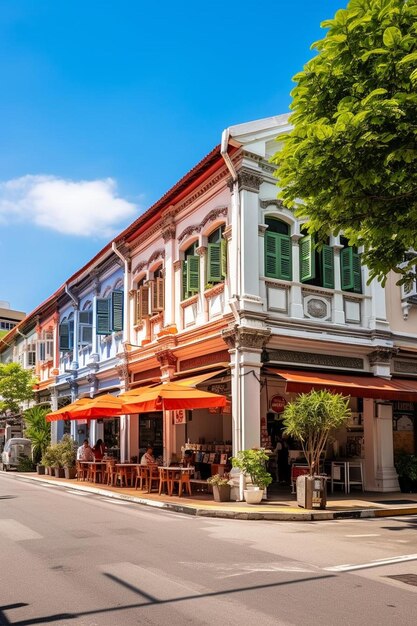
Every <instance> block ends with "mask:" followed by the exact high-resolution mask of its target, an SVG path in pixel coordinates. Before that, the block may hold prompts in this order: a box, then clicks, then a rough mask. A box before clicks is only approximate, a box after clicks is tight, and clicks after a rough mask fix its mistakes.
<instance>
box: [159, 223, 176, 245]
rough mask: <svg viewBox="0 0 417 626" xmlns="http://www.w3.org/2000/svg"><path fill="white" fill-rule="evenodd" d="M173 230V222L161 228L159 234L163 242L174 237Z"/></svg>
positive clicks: (174, 229)
mask: <svg viewBox="0 0 417 626" xmlns="http://www.w3.org/2000/svg"><path fill="white" fill-rule="evenodd" d="M175 231H176V228H175V224H170V225H169V226H167V227H166V228H163V230H162V232H161V234H162V239H163V240H164V243H168V241H170V240H171V239H175Z"/></svg>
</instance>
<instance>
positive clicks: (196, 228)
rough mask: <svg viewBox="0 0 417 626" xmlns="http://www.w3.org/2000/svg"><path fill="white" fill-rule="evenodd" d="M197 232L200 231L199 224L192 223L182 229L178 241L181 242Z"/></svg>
mask: <svg viewBox="0 0 417 626" xmlns="http://www.w3.org/2000/svg"><path fill="white" fill-rule="evenodd" d="M198 232H200V226H199V225H198V224H194V225H193V226H187V228H185V229H184V230H183V231H182V233H181V235H179V237H178V243H181V241H183V240H184V239H186V238H187V237H190V236H191V235H194V233H198Z"/></svg>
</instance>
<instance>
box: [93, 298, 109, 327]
mask: <svg viewBox="0 0 417 626" xmlns="http://www.w3.org/2000/svg"><path fill="white" fill-rule="evenodd" d="M96 310H97V315H96V327H97V335H110V332H111V331H110V300H109V299H108V298H97V303H96Z"/></svg>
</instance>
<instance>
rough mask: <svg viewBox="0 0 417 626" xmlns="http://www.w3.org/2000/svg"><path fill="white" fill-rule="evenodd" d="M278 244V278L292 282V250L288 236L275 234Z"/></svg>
mask: <svg viewBox="0 0 417 626" xmlns="http://www.w3.org/2000/svg"><path fill="white" fill-rule="evenodd" d="M276 236H277V243H278V276H277V278H280V279H281V280H292V249H291V239H290V237H289V235H281V234H280V233H276Z"/></svg>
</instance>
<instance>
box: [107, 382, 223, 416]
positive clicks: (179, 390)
mask: <svg viewBox="0 0 417 626" xmlns="http://www.w3.org/2000/svg"><path fill="white" fill-rule="evenodd" d="M119 398H120V399H121V400H123V413H146V412H148V411H164V410H165V411H173V410H175V409H206V408H210V407H224V406H225V405H226V398H225V396H221V395H219V394H217V393H209V392H208V391H201V390H200V389H196V388H195V387H186V386H185V385H179V384H178V383H172V382H168V383H162V384H160V385H156V386H155V387H150V388H148V389H147V390H146V391H145V390H144V391H143V393H140V394H138V395H137V396H133V395H130V394H129V395H127V394H122V395H121V396H119Z"/></svg>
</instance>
